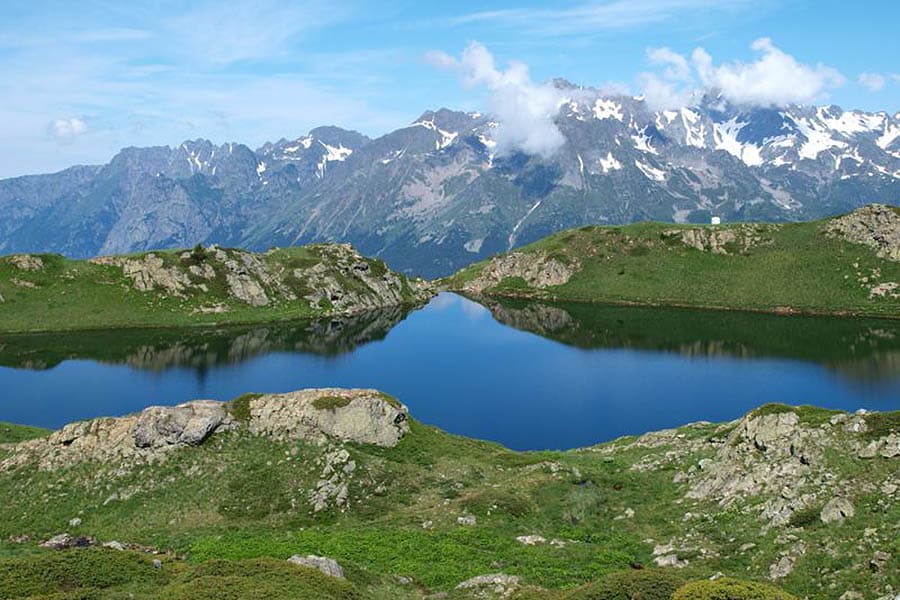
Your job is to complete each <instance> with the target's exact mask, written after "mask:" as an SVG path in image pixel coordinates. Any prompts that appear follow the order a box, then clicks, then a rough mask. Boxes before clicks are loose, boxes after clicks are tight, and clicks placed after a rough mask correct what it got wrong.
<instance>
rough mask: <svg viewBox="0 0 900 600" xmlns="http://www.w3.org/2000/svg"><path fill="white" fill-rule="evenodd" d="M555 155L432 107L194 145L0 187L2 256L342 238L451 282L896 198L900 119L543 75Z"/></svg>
mask: <svg viewBox="0 0 900 600" xmlns="http://www.w3.org/2000/svg"><path fill="white" fill-rule="evenodd" d="M553 84H554V86H555V87H556V89H557V91H558V92H559V93H560V96H561V98H562V100H561V101H560V109H559V113H558V114H557V116H556V118H555V123H556V126H557V128H558V129H559V131H560V133H562V136H563V138H564V143H563V145H562V146H561V147H560V148H559V149H558V151H557V152H556V153H555V154H553V155H552V156H550V157H542V156H530V155H526V154H523V153H521V152H516V151H512V152H509V151H507V152H499V151H498V145H497V137H498V136H497V132H498V128H500V127H502V125H500V124H499V123H498V122H497V121H496V120H494V119H493V118H492V117H491V116H490V115H484V114H480V113H474V112H470V113H466V112H458V111H452V110H448V109H440V110H438V111H428V112H425V113H424V114H423V115H422V116H420V117H419V118H418V119H416V121H415V122H414V123H412V124H411V125H409V126H407V127H403V128H401V129H398V130H396V131H392V132H390V133H388V134H386V135H383V136H381V137H379V138H376V139H370V138H368V137H366V136H365V135H362V134H360V133H357V132H355V131H348V130H345V129H341V128H339V127H331V126H329V127H319V128H316V129H313V130H312V131H310V132H309V133H308V134H307V135H305V136H302V137H299V138H296V139H281V140H279V141H277V142H271V143H266V144H264V145H263V146H262V147H260V148H258V149H256V150H253V149H251V148H249V147H247V146H246V145H243V144H237V143H228V144H223V145H215V144H213V143H212V142H209V141H207V140H202V139H198V140H194V141H186V142H184V143H183V144H181V145H180V146H178V147H175V148H171V147H166V146H163V147H150V148H134V147H131V148H125V149H123V150H122V151H120V152H119V153H118V154H117V155H116V156H115V157H113V159H112V160H111V161H110V162H109V163H108V164H105V165H98V166H75V167H72V168H69V169H66V170H64V171H61V172H59V173H53V174H46V175H29V176H23V177H16V178H11V179H5V180H2V181H0V210H2V211H3V214H4V215H5V216H6V217H5V218H4V219H3V220H2V221H0V252H2V253H12V252H59V253H62V254H65V255H68V256H71V257H76V258H83V257H91V256H96V255H104V254H112V253H124V252H133V251H140V250H149V249H156V248H167V247H187V246H193V245H194V244H197V243H204V244H210V243H217V244H220V245H225V246H241V247H245V248H248V249H252V250H264V249H267V248H270V247H273V246H287V245H296V244H303V243H308V242H325V241H327V242H332V241H338V242H350V243H352V244H354V245H355V246H356V247H357V248H358V249H359V250H360V251H361V252H363V253H364V254H368V255H372V256H378V257H381V258H383V259H385V260H386V261H387V263H388V264H389V265H390V266H391V267H393V268H395V269H397V270H400V271H404V272H407V273H413V274H417V275H422V276H426V277H435V276H443V275H447V274H449V273H452V272H453V271H455V270H457V269H459V268H460V267H463V266H465V265H467V264H469V263H472V262H475V261H477V260H481V259H483V258H485V257H488V256H490V255H493V254H496V253H498V252H503V251H506V250H509V249H511V248H513V247H518V246H520V245H523V244H527V243H529V242H532V241H535V240H537V239H539V238H542V237H544V236H546V235H548V234H550V233H553V232H556V231H559V230H562V229H566V228H571V227H577V226H581V225H585V224H621V223H630V222H634V221H641V220H647V219H653V220H660V221H672V222H694V223H708V222H709V221H710V219H711V218H712V217H719V218H720V219H721V220H722V221H724V222H729V221H744V220H754V221H773V222H781V221H794V220H809V219H817V218H822V217H825V216H829V215H833V214H837V213H842V212H847V211H849V210H852V209H854V208H857V207H859V206H862V205H864V204H867V203H870V202H875V201H878V202H883V203H888V204H897V201H898V199H900V113H897V114H894V115H890V114H888V113H885V112H876V113H871V112H862V111H856V110H843V109H841V108H840V107H837V106H788V107H782V108H773V107H746V106H738V105H734V104H730V103H728V102H727V101H725V100H724V99H723V98H722V97H721V96H719V95H716V94H714V93H712V94H707V95H706V96H705V97H704V98H703V99H702V100H700V101H699V102H697V104H696V105H695V106H691V107H685V108H681V109H678V110H664V111H654V110H651V108H650V107H649V106H648V105H647V103H646V102H645V101H644V100H643V99H642V98H639V97H638V98H635V97H631V96H622V95H615V94H612V95H611V94H608V93H605V92H602V91H600V90H596V89H593V88H584V87H579V86H575V85H573V84H571V83H569V82H567V81H564V80H555V81H554V82H553Z"/></svg>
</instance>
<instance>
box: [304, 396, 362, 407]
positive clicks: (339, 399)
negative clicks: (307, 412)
mask: <svg viewBox="0 0 900 600" xmlns="http://www.w3.org/2000/svg"><path fill="white" fill-rule="evenodd" d="M351 400H352V398H350V397H348V396H319V397H318V398H316V399H315V400H313V403H312V404H313V407H314V408H316V409H318V410H335V409H337V408H343V407H344V406H347V405H348V404H350V402H351Z"/></svg>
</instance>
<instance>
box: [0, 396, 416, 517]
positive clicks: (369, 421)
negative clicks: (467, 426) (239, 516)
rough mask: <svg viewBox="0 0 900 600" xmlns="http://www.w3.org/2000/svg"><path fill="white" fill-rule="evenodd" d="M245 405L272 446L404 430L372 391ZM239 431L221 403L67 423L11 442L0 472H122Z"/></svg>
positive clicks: (388, 439) (398, 410) (382, 436)
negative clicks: (83, 467) (107, 467)
mask: <svg viewBox="0 0 900 600" xmlns="http://www.w3.org/2000/svg"><path fill="white" fill-rule="evenodd" d="M249 404H250V407H249V408H250V420H249V422H248V423H246V424H245V425H243V426H246V427H247V428H248V429H249V431H250V432H251V433H253V434H255V435H263V436H269V437H272V438H273V439H277V440H288V439H292V440H293V439H303V440H305V441H309V442H312V443H319V444H321V443H325V442H327V441H329V440H336V441H351V442H356V443H360V444H375V445H378V446H385V447H389V446H395V445H396V444H397V442H399V441H400V438H402V437H403V435H404V434H405V433H406V432H407V431H409V423H408V421H407V419H408V410H407V408H406V407H405V406H403V405H402V404H400V403H399V402H397V401H396V400H394V399H392V398H390V397H389V396H386V395H384V394H382V393H381V392H377V391H374V390H343V389H322V390H303V391H299V392H292V393H288V394H273V395H262V396H259V397H257V398H254V399H253V400H251V401H250V402H249ZM240 426H242V424H241V423H240V422H238V421H237V420H236V419H235V418H234V417H233V416H232V415H231V414H230V412H229V410H228V408H227V407H226V405H225V404H224V403H222V402H216V401H213V400H195V401H193V402H187V403H184V404H179V405H177V406H151V407H148V408H146V409H144V410H143V411H142V412H140V413H137V414H134V415H128V416H125V417H119V418H100V419H92V420H89V421H79V422H76V423H70V424H69V425H66V426H65V427H63V428H62V429H60V430H59V431H56V432H54V433H52V434H50V435H49V436H47V437H46V438H38V439H35V440H28V441H25V442H20V443H18V444H13V445H11V446H9V448H10V449H11V451H10V452H9V453H8V454H7V455H6V456H5V457H4V458H3V460H2V461H0V471H2V470H9V469H15V468H19V467H21V466H23V465H26V464H30V463H35V462H36V463H37V466H38V468H40V469H42V470H54V469H57V468H61V467H68V466H71V465H74V464H77V463H81V462H111V461H118V462H119V464H120V465H121V466H122V467H123V468H127V466H128V465H132V464H137V463H147V462H153V461H157V460H163V459H165V457H166V454H167V453H168V452H170V451H171V450H173V449H176V448H182V447H185V446H195V445H197V444H200V443H202V442H203V441H204V440H206V438H208V437H209V436H211V435H214V434H216V433H219V432H223V431H230V430H234V429H236V428H238V427H240ZM341 456H343V455H341ZM332 462H334V461H332ZM339 462H341V469H342V471H341V472H342V473H343V474H345V475H349V474H352V472H353V469H355V463H353V462H352V461H349V462H348V461H345V460H341V461H339ZM330 468H331V469H332V470H333V469H334V468H335V465H334V464H332V465H331V466H330ZM324 479H325V481H326V482H329V481H330V484H329V485H326V486H323V488H324V489H323V497H325V498H326V501H330V500H333V499H337V500H338V501H337V503H338V504H339V505H340V504H341V503H342V502H341V500H340V499H341V497H342V495H341V489H342V488H341V484H342V483H343V481H342V480H340V479H338V480H333V481H331V479H332V478H331V477H330V473H326V474H325V476H324ZM329 486H330V487H329ZM345 499H346V493H344V494H343V500H345Z"/></svg>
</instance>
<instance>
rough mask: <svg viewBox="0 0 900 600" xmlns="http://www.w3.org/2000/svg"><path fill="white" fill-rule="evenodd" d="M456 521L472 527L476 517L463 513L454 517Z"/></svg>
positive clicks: (476, 520)
mask: <svg viewBox="0 0 900 600" xmlns="http://www.w3.org/2000/svg"><path fill="white" fill-rule="evenodd" d="M456 522H457V523H458V524H459V525H462V526H464V527H474V526H475V525H476V524H477V523H478V519H476V518H475V516H474V515H463V516H462V517H456Z"/></svg>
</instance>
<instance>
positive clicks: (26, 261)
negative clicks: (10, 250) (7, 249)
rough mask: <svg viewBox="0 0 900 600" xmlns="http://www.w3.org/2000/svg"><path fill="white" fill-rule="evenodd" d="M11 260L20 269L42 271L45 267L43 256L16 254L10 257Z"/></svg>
mask: <svg viewBox="0 0 900 600" xmlns="http://www.w3.org/2000/svg"><path fill="white" fill-rule="evenodd" d="M9 262H11V263H12V264H13V265H15V267H16V268H17V269H19V270H20V271H41V270H42V269H43V268H44V261H43V260H41V257H40V256H35V255H33V254H15V255H13V256H10V257H9Z"/></svg>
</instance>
